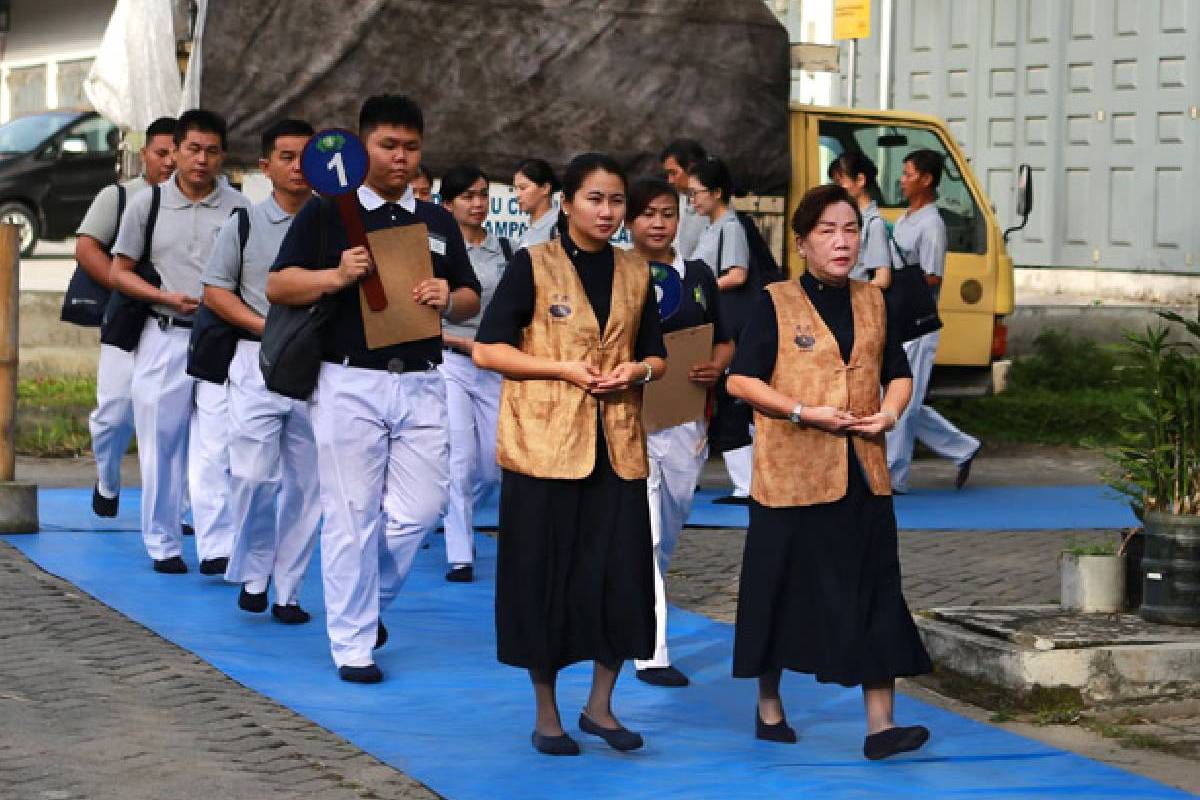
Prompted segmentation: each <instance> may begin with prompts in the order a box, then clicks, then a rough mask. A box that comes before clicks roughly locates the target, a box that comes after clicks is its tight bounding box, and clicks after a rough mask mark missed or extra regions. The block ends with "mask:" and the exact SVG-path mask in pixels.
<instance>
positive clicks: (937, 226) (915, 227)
mask: <svg viewBox="0 0 1200 800" xmlns="http://www.w3.org/2000/svg"><path fill="white" fill-rule="evenodd" d="M892 238H893V239H895V240H896V246H897V247H899V248H900V255H901V256H903V258H904V263H905V264H920V265H921V269H923V270H925V272H926V274H929V275H936V276H938V277H939V278H940V277H942V276H943V275H945V274H946V223H945V222H943V221H942V215H941V214H940V213H938V209H937V205H936V204H934V203H930V204H929V205H927V206H923V207H922V208H920V209H919V210H918V211H916V212H913V213H909V212H907V211H906V212H904V214H903V215H902V216H901V217H900V219H898V220H896V227H894V228H893V229H892Z"/></svg>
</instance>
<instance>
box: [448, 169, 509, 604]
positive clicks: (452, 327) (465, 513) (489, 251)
mask: <svg viewBox="0 0 1200 800" xmlns="http://www.w3.org/2000/svg"><path fill="white" fill-rule="evenodd" d="M441 196H442V205H443V206H444V207H445V209H446V210H447V211H449V212H450V213H451V214H452V215H454V221H455V222H457V223H458V228H459V230H461V231H462V235H463V240H464V241H465V242H466V244H467V256H468V257H469V258H470V259H471V267H472V269H474V270H475V276H476V277H477V278H478V279H479V285H480V287H481V289H482V291H481V292H480V310H479V313H478V314H476V315H475V316H473V317H471V318H470V319H467V320H463V321H462V322H458V323H446V324H445V325H444V326H443V328H442V347H443V353H442V363H441V365H440V366H439V367H438V369H440V370H441V372H442V375H444V376H445V378H446V420H447V428H448V432H449V435H450V498H449V501H448V503H447V506H446V518H445V527H446V560H447V561H448V562H450V571H449V572H447V573H446V580H448V581H452V582H455V583H468V582H470V581H472V580H474V578H475V568H474V562H475V546H474V533H475V531H474V516H475V503H476V502H477V501H481V500H483V499H484V498H486V497H487V495H488V494H489V493H490V492H491V491H492V490H494V489H495V488H496V487H497V486H498V485H499V483H500V468H499V467H498V466H497V465H496V415H497V410H498V408H499V403H500V376H499V375H498V374H496V373H495V372H489V371H488V370H484V369H479V368H478V367H476V366H475V364H474V363H472V361H471V351H472V349H473V348H474V346H475V333H476V331H478V330H479V320H480V319H481V318H482V316H483V311H484V309H486V308H487V306H488V303H490V302H491V300H492V294H493V292H495V291H496V284H498V283H500V276H501V275H503V274H504V266H505V264H506V263H507V262H508V256H509V255H511V253H512V246H511V245H510V244H509V243H508V241H507V240H503V241H502V240H500V239H497V238H496V237H495V236H493V235H492V234H491V233H488V231H487V229H486V228H484V227H483V223H484V221H485V220H486V219H487V213H488V180H487V177H486V176H485V175H484V174H483V171H482V170H481V169H479V167H476V166H473V165H467V164H460V165H458V166H455V167H451V168H450V169H449V170H448V171H447V172H446V174H445V175H443V176H442V186H441Z"/></svg>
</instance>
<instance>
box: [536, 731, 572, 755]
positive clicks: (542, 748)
mask: <svg viewBox="0 0 1200 800" xmlns="http://www.w3.org/2000/svg"><path fill="white" fill-rule="evenodd" d="M532 740H533V749H534V750H537V751H538V752H539V753H542V754H543V755H547V756H577V755H579V745H578V744H577V743H576V742H575V740H574V739H572V738H571V737H570V736H567V735H566V734H565V733H564V734H562V735H561V736H542V735H541V734H540V733H538V732H537V731H534V732H533V737H532Z"/></svg>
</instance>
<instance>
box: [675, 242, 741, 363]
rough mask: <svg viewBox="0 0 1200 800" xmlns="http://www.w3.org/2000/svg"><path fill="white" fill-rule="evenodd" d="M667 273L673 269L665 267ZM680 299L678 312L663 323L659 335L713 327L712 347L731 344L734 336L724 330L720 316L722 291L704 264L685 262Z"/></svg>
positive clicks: (723, 322) (701, 262) (700, 262)
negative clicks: (726, 343)
mask: <svg viewBox="0 0 1200 800" xmlns="http://www.w3.org/2000/svg"><path fill="white" fill-rule="evenodd" d="M663 266H665V267H667V268H668V269H675V267H674V266H673V265H670V264H664V265H663ZM683 267H684V275H683V298H682V300H681V301H680V303H679V309H678V310H677V311H676V312H675V313H674V314H672V315H671V317H670V318H669V319H665V320H663V321H662V332H663V333H671V332H672V331H681V330H683V329H685V328H694V327H696V326H697V325H704V324H705V323H712V326H713V344H723V343H724V342H729V341H733V335H732V334H730V332H729V330H728V329H727V328H726V327H725V321H724V318H723V317H722V316H721V290H720V289H719V288H718V287H717V279H716V278H714V277H713V274H712V270H711V269H709V268H708V265H707V264H705V263H704V262H703V261H684V262H683Z"/></svg>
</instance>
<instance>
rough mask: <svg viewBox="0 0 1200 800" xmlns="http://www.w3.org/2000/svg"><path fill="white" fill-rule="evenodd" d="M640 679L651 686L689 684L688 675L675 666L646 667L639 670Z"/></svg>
mask: <svg viewBox="0 0 1200 800" xmlns="http://www.w3.org/2000/svg"><path fill="white" fill-rule="evenodd" d="M637 677H638V680H639V681H642V682H643V683H648V684H650V685H651V686H672V687H679V686H687V685H688V679H687V675H684V674H683V673H682V672H680V671H679V670H677V669H675V668H674V667H646V668H645V669H639V670H638V671H637Z"/></svg>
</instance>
